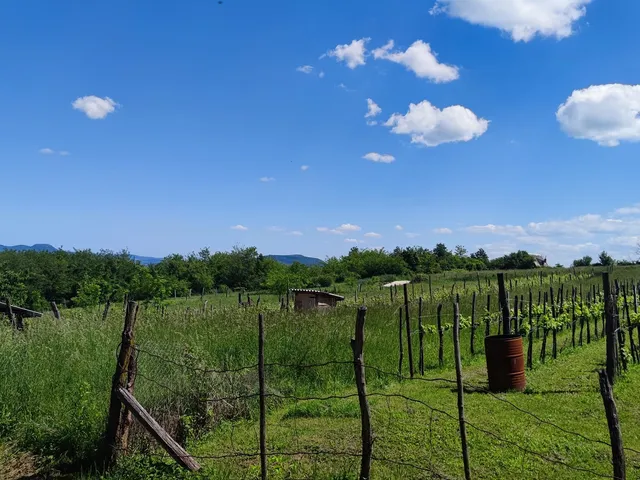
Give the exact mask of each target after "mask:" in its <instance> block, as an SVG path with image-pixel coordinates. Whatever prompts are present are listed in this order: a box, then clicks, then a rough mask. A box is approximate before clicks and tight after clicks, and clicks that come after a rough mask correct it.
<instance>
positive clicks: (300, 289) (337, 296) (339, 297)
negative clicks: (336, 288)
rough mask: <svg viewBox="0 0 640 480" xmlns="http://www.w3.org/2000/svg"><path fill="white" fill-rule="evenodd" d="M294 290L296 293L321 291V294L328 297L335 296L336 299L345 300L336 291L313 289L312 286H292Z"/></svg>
mask: <svg viewBox="0 0 640 480" xmlns="http://www.w3.org/2000/svg"><path fill="white" fill-rule="evenodd" d="M291 291H292V292H294V293H319V294H321V295H326V296H327V297H332V298H335V299H336V300H344V297H343V296H342V295H337V294H335V293H330V292H323V291H322V290H313V289H311V288H292V289H291Z"/></svg>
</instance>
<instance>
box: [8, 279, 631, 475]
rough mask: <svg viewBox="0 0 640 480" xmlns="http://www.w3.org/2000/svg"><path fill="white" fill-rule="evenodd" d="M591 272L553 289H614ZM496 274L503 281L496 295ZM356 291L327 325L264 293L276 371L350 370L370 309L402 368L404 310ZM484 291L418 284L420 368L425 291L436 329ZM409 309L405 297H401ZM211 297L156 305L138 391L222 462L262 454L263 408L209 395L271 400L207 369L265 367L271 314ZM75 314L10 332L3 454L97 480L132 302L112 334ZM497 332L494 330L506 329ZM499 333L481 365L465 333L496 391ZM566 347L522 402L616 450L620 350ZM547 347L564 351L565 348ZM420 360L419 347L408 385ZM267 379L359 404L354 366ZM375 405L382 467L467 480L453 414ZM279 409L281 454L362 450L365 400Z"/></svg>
mask: <svg viewBox="0 0 640 480" xmlns="http://www.w3.org/2000/svg"><path fill="white" fill-rule="evenodd" d="M590 272H591V271H590V270H588V269H587V270H583V271H581V272H580V271H579V272H578V275H577V276H576V275H574V274H573V272H569V271H567V272H565V273H563V274H562V275H558V274H557V273H556V274H555V275H554V278H553V286H554V288H555V289H556V291H557V288H558V286H559V285H560V284H564V286H565V289H566V290H569V289H570V287H571V286H576V287H578V286H580V285H582V286H583V288H584V291H585V292H586V291H587V289H588V288H589V287H590V286H591V285H596V284H600V285H601V279H600V278H599V276H597V275H596V276H591V273H590ZM482 275H483V276H481V286H482V288H483V292H482V296H480V297H479V300H478V305H477V317H476V321H479V320H480V318H481V312H482V311H483V310H484V306H485V304H486V295H487V293H490V294H491V295H492V297H493V298H492V310H493V311H495V310H496V309H497V286H496V285H495V280H493V278H494V277H493V276H489V275H486V276H484V275H485V274H482ZM636 276H638V277H640V270H638V269H637V268H636V269H627V268H621V269H616V271H615V273H614V277H615V278H620V279H632V278H635V277H636ZM509 277H511V279H512V281H514V282H515V280H516V278H517V279H518V286H517V287H516V285H515V284H513V285H512V289H511V291H510V293H511V295H512V296H513V295H523V294H524V295H528V291H529V288H533V289H534V303H535V302H536V301H537V289H538V288H540V286H539V277H538V276H537V273H536V272H525V273H524V274H522V275H520V276H518V277H516V276H512V275H511V274H510V275H509ZM486 278H491V279H492V283H491V286H489V285H488V282H487V281H486ZM550 280H551V278H550V277H545V278H543V283H544V284H543V287H542V288H544V289H545V290H548V289H549V286H550V285H549V281H550ZM454 284H455V286H454V287H453V289H452V286H453V285H454ZM350 288H351V286H347V285H343V286H338V291H339V292H340V291H342V293H343V294H344V295H345V296H346V297H347V298H346V299H345V302H343V305H341V306H340V307H339V308H337V309H336V310H335V311H332V312H323V313H307V314H300V313H294V312H282V311H280V310H279V306H278V297H277V296H267V295H263V296H262V301H261V308H260V311H264V312H265V313H266V315H265V322H266V347H265V352H266V353H265V355H266V361H267V363H282V364H293V365H301V364H314V363H322V362H325V361H328V360H339V361H347V362H348V361H350V360H351V355H352V354H351V349H350V346H349V340H350V337H351V335H352V334H353V328H354V323H355V306H356V305H357V304H360V303H361V302H362V301H363V300H364V301H366V304H367V305H368V307H369V310H368V315H367V322H366V346H365V357H366V362H367V364H370V365H374V366H376V367H378V368H380V369H381V370H383V371H386V372H396V371H397V368H398V327H399V325H398V320H399V310H400V309H401V301H400V298H398V301H397V302H396V303H394V304H390V302H389V290H388V289H384V290H381V289H380V288H379V287H378V285H377V284H365V285H364V286H363V288H362V291H361V292H358V301H357V302H356V300H355V295H354V293H355V292H353V291H352V292H351V294H349V293H348V292H349V289H350ZM474 288H475V289H477V277H476V274H474V273H464V274H463V273H460V274H454V273H447V275H446V276H445V275H440V276H437V277H436V276H434V278H433V279H432V289H433V296H434V301H433V302H431V301H430V298H429V297H430V296H429V293H428V284H427V283H423V284H417V285H416V286H414V287H413V288H412V287H411V286H409V289H408V291H409V296H410V300H411V305H410V310H411V321H412V326H413V327H412V332H413V334H412V345H413V351H414V363H415V364H417V358H418V354H417V351H418V335H417V314H418V302H417V297H418V296H419V295H420V294H421V293H423V294H424V298H425V302H424V308H423V322H424V323H425V324H431V325H433V324H434V323H435V322H436V308H437V303H439V302H442V303H443V305H444V307H443V309H442V320H443V322H444V323H451V321H452V304H451V294H452V291H453V293H454V295H455V294H456V293H457V294H459V295H460V302H461V310H462V314H463V315H465V316H470V314H471V293H472V291H473V289H474ZM398 297H401V290H399V292H398ZM244 298H245V299H246V296H245V297H244ZM252 298H253V299H254V300H255V299H257V296H254V295H252ZM204 300H208V303H207V306H208V308H207V309H205V311H204V313H202V308H201V307H202V305H203V303H202V299H201V298H200V297H199V296H197V297H191V298H190V299H186V300H185V299H175V300H172V301H171V302H170V304H169V305H168V306H167V307H166V309H165V313H164V315H163V314H162V312H161V311H160V310H157V309H156V308H155V307H152V306H143V307H142V308H141V311H140V313H139V317H138V323H137V327H136V342H137V344H138V345H139V347H140V348H141V349H142V351H141V353H140V355H139V358H138V360H139V372H140V375H139V377H138V380H137V382H136V392H135V395H136V398H138V399H139V401H140V402H141V403H142V404H143V405H144V406H145V408H147V409H148V410H149V411H150V412H151V413H152V414H153V415H154V416H155V417H156V418H157V419H158V420H159V421H160V422H161V423H162V424H163V425H164V426H165V428H167V429H168V430H169V431H170V432H171V433H172V434H174V435H176V436H179V437H182V438H184V439H186V442H187V445H188V449H189V450H190V451H192V452H193V453H197V454H200V455H205V456H206V455H215V454H222V453H229V451H230V450H236V449H237V450H243V451H250V450H252V449H255V448H256V434H255V432H256V425H257V423H256V420H257V402H255V401H253V400H250V401H238V402H226V403H223V402H219V403H217V404H216V405H215V406H214V405H213V404H207V403H205V402H202V399H203V398H212V397H224V396H234V395H238V394H246V393H253V392H255V391H256V390H257V375H256V372H255V369H249V370H245V371H241V372H238V373H234V374H219V373H215V372H207V373H203V372H202V371H200V370H197V369H198V368H216V369H233V368H237V367H240V366H245V365H254V364H255V363H256V362H257V358H256V354H257V314H258V309H257V308H255V307H251V308H246V309H245V308H238V307H237V306H236V302H237V294H235V295H234V294H230V295H229V297H226V296H224V295H210V296H205V298H204ZM221 300H222V302H220V301H221ZM216 302H217V303H216ZM220 303H222V304H221V305H220ZM187 307H189V309H188V310H187ZM211 307H213V309H212V308H211ZM525 311H526V309H525ZM62 314H63V320H62V321H59V322H58V321H55V320H54V319H53V318H52V317H51V316H50V315H45V317H43V318H41V319H34V320H31V321H29V322H28V325H27V328H26V330H25V331H24V332H15V331H13V330H12V329H11V328H10V327H9V326H8V325H6V324H3V325H2V326H0V372H1V373H2V374H1V375H0V442H3V441H4V442H10V443H11V444H12V445H14V446H15V448H19V449H20V450H21V451H23V452H29V454H33V455H36V456H37V457H38V458H39V459H40V461H41V463H42V464H43V465H45V466H47V468H50V469H61V470H65V469H72V470H75V471H78V469H80V470H81V471H85V472H87V471H88V470H89V469H90V468H91V465H92V462H93V461H94V460H95V455H96V450H97V447H98V444H99V439H100V435H101V433H102V432H103V430H104V425H105V416H106V411H107V407H108V399H109V388H110V384H111V376H112V375H113V371H114V368H115V352H116V349H117V347H118V344H119V342H120V334H121V329H122V320H123V311H122V305H114V306H113V308H112V310H111V312H110V314H109V316H108V318H107V321H106V322H102V310H101V309H100V308H96V309H93V310H80V309H74V310H65V311H63V312H62ZM495 329H496V326H495V325H493V326H492V333H495ZM483 330H484V328H483V327H480V328H479V329H478V333H477V338H476V355H475V356H473V355H471V353H470V331H469V329H466V330H463V332H462V335H461V344H462V357H463V365H464V371H465V375H466V376H467V377H468V379H469V381H470V382H472V383H473V384H482V382H484V381H485V376H486V374H485V373H484V371H483V365H484V356H483V342H482V336H483ZM402 335H403V338H404V336H405V335H406V331H405V328H404V325H403V327H402ZM549 337H551V335H550V336H549ZM558 340H559V357H558V359H557V360H555V361H551V360H550V359H549V360H547V363H546V364H545V365H541V364H540V363H539V361H538V356H539V351H540V340H536V342H535V345H534V355H535V357H534V358H535V359H536V362H535V368H534V370H533V371H532V372H530V373H529V374H528V380H529V389H528V392H527V394H525V395H522V394H520V395H514V394H509V395H507V398H509V399H513V401H514V402H516V403H517V404H518V405H520V406H522V407H523V408H526V409H528V410H531V411H533V412H536V413H537V414H539V415H540V416H542V417H543V418H545V419H548V420H550V421H554V422H559V424H561V425H563V426H565V427H567V428H571V429H572V430H575V431H580V432H582V433H584V434H585V435H586V434H587V432H588V433H589V435H590V436H594V437H596V438H602V439H606V432H607V430H606V421H605V419H604V414H603V411H602V405H601V400H600V398H599V394H598V392H597V377H596V376H594V373H593V370H594V369H595V368H596V367H597V366H598V364H599V363H601V362H602V361H603V359H604V342H602V341H598V342H594V343H593V344H592V345H590V346H585V347H582V348H576V349H575V350H573V349H571V347H570V345H571V342H570V337H569V332H567V331H564V332H561V333H560V334H559V336H558ZM405 341H406V339H405ZM549 341H550V340H549ZM437 345H438V337H437V335H435V334H432V333H428V334H427V335H426V336H425V365H426V369H427V375H428V376H447V377H449V378H451V375H452V367H453V346H452V341H451V332H450V331H447V332H445V338H444V359H445V364H444V367H443V368H440V367H439V365H438V355H437V350H438V347H437ZM547 351H548V352H549V353H550V352H551V345H550V343H549V345H548V347H547ZM156 355H159V356H160V357H163V358H158V357H157V356H156ZM167 359H168V360H170V362H168V361H166V360H167ZM406 361H407V353H406V351H405V373H407V370H406ZM637 377H638V372H637V371H636V370H635V369H633V368H632V370H631V371H630V372H629V373H628V374H627V376H626V378H625V379H623V380H622V381H621V382H620V384H619V385H616V391H615V393H616V396H617V398H618V400H619V407H620V412H621V418H622V419H623V427H622V428H623V434H624V438H625V442H626V443H625V444H626V445H627V446H633V447H634V448H637V449H640V444H639V443H638V441H639V440H638V437H640V428H636V427H635V424H634V421H633V418H634V415H636V414H637V413H638V412H637V411H636V409H635V407H634V402H633V400H634V389H636V391H637V388H638V385H637V384H636V383H637V381H640V379H637ZM267 382H268V389H269V392H272V393H277V394H284V395H297V396H327V395H344V394H345V393H353V392H354V379H353V367H352V365H349V364H346V365H327V366H324V367H318V368H290V367H278V366H272V367H269V368H268V371H267ZM367 382H368V388H369V391H370V392H385V393H389V394H394V395H395V394H403V395H407V396H410V397H412V398H416V399H418V400H421V401H423V402H426V403H428V404H430V405H433V406H435V407H438V408H441V409H443V410H445V411H447V412H450V413H455V405H456V404H455V393H454V392H452V391H451V386H450V385H448V384H446V383H426V382H402V383H398V382H397V379H396V377H395V376H393V375H392V376H389V375H386V374H383V373H380V372H378V371H376V370H374V369H369V370H368V371H367ZM466 403H467V412H468V415H467V417H468V420H469V421H470V422H471V423H474V424H476V423H477V424H478V425H480V426H482V427H489V428H490V429H491V430H494V429H495V431H496V432H499V433H500V435H501V436H503V437H505V438H508V439H510V440H514V441H516V440H517V441H518V442H519V443H521V444H522V445H527V446H529V447H531V448H534V449H535V450H538V451H542V452H545V454H548V455H552V456H556V457H557V458H559V459H563V461H564V460H566V461H568V462H569V463H571V464H572V465H573V464H581V463H585V465H589V468H593V469H595V470H598V471H604V472H608V467H607V463H606V462H607V461H608V460H607V459H608V458H609V456H608V455H609V453H608V451H607V448H602V445H596V446H595V447H594V446H593V445H583V443H584V442H583V441H581V440H576V438H574V437H571V436H566V435H564V434H562V433H561V432H559V431H556V430H553V429H551V428H550V427H548V426H545V425H541V424H539V423H538V422H537V421H535V420H532V418H531V417H528V416H525V415H523V414H522V413H519V412H518V411H517V410H514V409H513V408H511V407H508V406H505V404H504V403H502V402H499V401H498V400H496V399H494V398H493V397H490V396H488V395H486V394H481V393H469V394H468V395H467V396H466ZM371 406H372V411H373V415H374V429H375V431H376V434H377V439H376V442H375V451H376V455H380V456H383V457H388V458H392V459H403V460H405V461H407V462H410V463H415V464H418V465H421V466H422V467H425V468H433V469H436V470H437V471H439V472H442V473H445V474H448V475H451V476H453V477H457V476H459V475H460V472H461V470H460V468H461V462H460V454H459V445H458V434H457V423H456V422H455V421H453V420H451V419H448V418H446V416H442V415H441V414H434V415H433V416H431V415H430V413H429V410H428V409H427V408H426V407H424V406H422V405H421V404H419V403H415V402H407V401H405V400H402V399H399V398H397V397H393V398H383V397H372V398H371ZM269 409H270V410H269V411H270V413H269V418H268V424H269V434H268V435H269V437H268V439H269V448H270V449H271V450H272V451H274V450H275V451H277V450H278V449H281V450H283V451H285V450H286V451H291V450H294V449H295V450H299V449H300V447H304V448H305V449H311V448H313V449H322V450H333V449H341V450H342V449H346V450H354V449H356V450H357V448H358V445H359V419H358V411H359V410H358V407H357V401H356V400H352V399H346V400H335V401H313V402H294V401H286V400H277V399H275V398H271V399H270V401H269ZM429 425H431V434H429ZM469 436H470V442H471V452H472V453H471V457H472V468H473V470H474V473H475V476H476V477H477V478H494V477H495V476H497V475H499V476H503V475H511V476H515V477H516V478H550V477H558V478H585V477H580V476H579V475H577V476H576V472H575V471H568V470H566V469H565V468H564V467H559V466H553V465H550V464H547V463H546V462H542V461H540V460H539V459H536V458H535V457H532V456H531V455H523V454H522V451H519V450H518V449H516V448H513V447H509V446H507V447H505V446H504V445H502V444H500V443H499V442H498V443H497V442H496V441H495V440H492V439H491V438H487V437H486V436H485V435H484V434H481V433H479V432H477V431H474V430H473V429H470V430H469ZM231 438H233V444H231ZM523 442H524V443H523ZM133 445H134V447H135V449H136V450H137V451H143V452H151V451H154V450H153V449H154V445H153V444H152V443H151V442H150V441H149V440H148V439H147V437H146V435H144V434H143V432H141V431H140V430H139V428H138V427H136V431H134V437H133ZM12 448H13V447H12ZM0 458H2V457H0ZM636 460H638V458H636V457H633V456H632V455H629V458H628V462H635V461H636ZM269 461H270V468H271V477H272V478H302V477H309V476H311V477H314V478H355V475H356V474H357V460H354V459H353V458H349V457H326V456H314V457H305V456H295V457H288V456H272V457H270V459H269ZM202 463H203V464H204V466H205V474H204V477H205V478H254V477H255V474H256V472H257V471H258V470H257V463H256V459H255V458H246V459H241V460H239V461H238V460H234V461H215V462H213V461H203V462H202ZM630 464H631V463H630ZM630 468H631V467H630ZM127 472H128V473H127ZM141 472H145V475H144V476H143V475H142V474H141ZM523 472H524V473H523ZM374 474H375V475H376V477H377V478H400V477H408V478H424V477H425V476H427V477H428V475H427V474H425V473H424V472H420V471H417V470H413V469H411V468H409V467H400V466H392V465H390V464H384V463H383V462H379V461H376V462H374ZM87 475H88V474H87ZM136 475H137V476H136ZM571 475H573V476H571ZM185 476H186V477H193V475H186V474H183V473H182V472H180V471H179V469H177V468H176V467H175V466H173V465H172V464H171V462H170V461H166V460H160V459H159V458H158V457H155V456H152V457H149V456H145V455H134V456H132V457H130V458H127V459H125V460H124V462H123V463H122V464H121V465H120V466H119V467H118V469H117V470H116V471H115V472H114V473H113V474H111V475H110V476H109V477H105V478H110V479H114V480H115V479H124V478H183V477H185Z"/></svg>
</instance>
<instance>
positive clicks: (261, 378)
mask: <svg viewBox="0 0 640 480" xmlns="http://www.w3.org/2000/svg"><path fill="white" fill-rule="evenodd" d="M258 383H259V389H260V478H262V479H263V480H265V479H266V478H267V414H266V411H267V409H266V406H265V399H266V395H265V393H266V384H265V383H266V382H265V373H264V317H263V316H262V314H261V313H260V314H259V315H258Z"/></svg>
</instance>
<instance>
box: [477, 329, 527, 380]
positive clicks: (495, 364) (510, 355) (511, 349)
mask: <svg viewBox="0 0 640 480" xmlns="http://www.w3.org/2000/svg"><path fill="white" fill-rule="evenodd" d="M484 351H485V356H486V359H487V374H488V376H489V390H490V391H492V392H506V391H509V390H518V391H520V392H522V391H524V388H525V386H526V385H527V379H526V377H525V373H524V353H523V350H522V337H521V336H520V335H491V336H488V337H485V339H484Z"/></svg>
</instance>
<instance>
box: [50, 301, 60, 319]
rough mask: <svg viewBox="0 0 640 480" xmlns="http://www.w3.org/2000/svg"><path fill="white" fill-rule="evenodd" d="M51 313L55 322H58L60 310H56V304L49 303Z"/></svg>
mask: <svg viewBox="0 0 640 480" xmlns="http://www.w3.org/2000/svg"><path fill="white" fill-rule="evenodd" d="M51 311H52V312H53V317H54V318H55V319H56V320H60V310H58V305H56V302H51Z"/></svg>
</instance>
